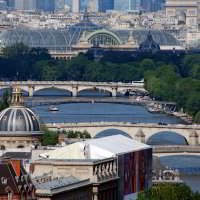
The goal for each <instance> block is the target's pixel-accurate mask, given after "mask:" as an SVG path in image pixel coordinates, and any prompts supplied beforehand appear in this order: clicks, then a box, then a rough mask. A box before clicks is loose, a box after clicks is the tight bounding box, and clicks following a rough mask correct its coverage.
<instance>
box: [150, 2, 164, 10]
mask: <svg viewBox="0 0 200 200" xmlns="http://www.w3.org/2000/svg"><path fill="white" fill-rule="evenodd" d="M164 7H165V0H152V5H151V11H152V12H156V11H158V10H163V9H164Z"/></svg>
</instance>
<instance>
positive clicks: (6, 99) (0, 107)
mask: <svg viewBox="0 0 200 200" xmlns="http://www.w3.org/2000/svg"><path fill="white" fill-rule="evenodd" d="M10 97H11V94H10V93H9V91H8V90H6V91H5V92H4V94H3V101H2V102H0V111H2V110H4V109H6V108H8V107H9V105H10Z"/></svg>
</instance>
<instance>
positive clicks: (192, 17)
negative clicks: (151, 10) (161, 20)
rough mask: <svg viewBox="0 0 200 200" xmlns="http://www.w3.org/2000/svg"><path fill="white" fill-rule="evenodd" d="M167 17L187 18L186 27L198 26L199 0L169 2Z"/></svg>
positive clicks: (166, 5)
mask: <svg viewBox="0 0 200 200" xmlns="http://www.w3.org/2000/svg"><path fill="white" fill-rule="evenodd" d="M165 7H166V15H167V16H169V17H178V18H179V17H180V13H181V15H182V16H184V15H185V17H186V21H185V23H186V25H188V26H193V25H197V14H198V0H167V1H166V4H165Z"/></svg>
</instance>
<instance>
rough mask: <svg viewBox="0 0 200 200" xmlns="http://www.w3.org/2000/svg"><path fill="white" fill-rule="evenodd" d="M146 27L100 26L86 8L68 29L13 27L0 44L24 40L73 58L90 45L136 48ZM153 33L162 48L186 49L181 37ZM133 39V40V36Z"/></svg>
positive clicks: (1, 36)
mask: <svg viewBox="0 0 200 200" xmlns="http://www.w3.org/2000/svg"><path fill="white" fill-rule="evenodd" d="M148 34H149V31H148V30H147V29H130V28H129V29H115V28H108V27H104V26H100V25H98V24H95V23H93V22H92V21H91V20H90V19H89V15H88V13H87V12H85V14H84V17H83V19H82V21H81V22H80V23H77V24H75V25H72V26H70V27H69V28H67V29H37V30H32V29H11V30H7V31H3V32H1V33H0V48H3V47H5V46H11V45H14V44H16V43H24V44H25V45H27V46H29V47H31V48H33V47H40V48H46V49H48V50H49V52H50V54H51V55H52V57H54V58H58V59H59V58H66V59H70V58H72V57H75V56H77V55H78V53H80V52H86V51H88V49H90V48H91V47H96V46H98V47H101V48H102V49H105V50H107V49H112V50H119V51H137V50H138V47H139V46H140V45H141V44H142V43H143V42H144V41H145V40H146V38H147V36H148ZM151 35H152V37H153V39H154V41H155V42H156V43H158V44H159V46H160V48H161V49H162V50H173V49H176V50H183V47H181V46H180V44H179V42H178V40H177V39H176V38H175V37H174V36H173V35H172V34H170V33H168V32H165V31H162V30H151ZM130 39H131V40H130Z"/></svg>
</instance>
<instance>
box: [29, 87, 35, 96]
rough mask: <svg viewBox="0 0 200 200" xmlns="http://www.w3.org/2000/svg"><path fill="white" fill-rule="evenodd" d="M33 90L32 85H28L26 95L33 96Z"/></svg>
mask: <svg viewBox="0 0 200 200" xmlns="http://www.w3.org/2000/svg"><path fill="white" fill-rule="evenodd" d="M33 92H34V87H33V86H29V88H28V95H29V97H32V96H33Z"/></svg>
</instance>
